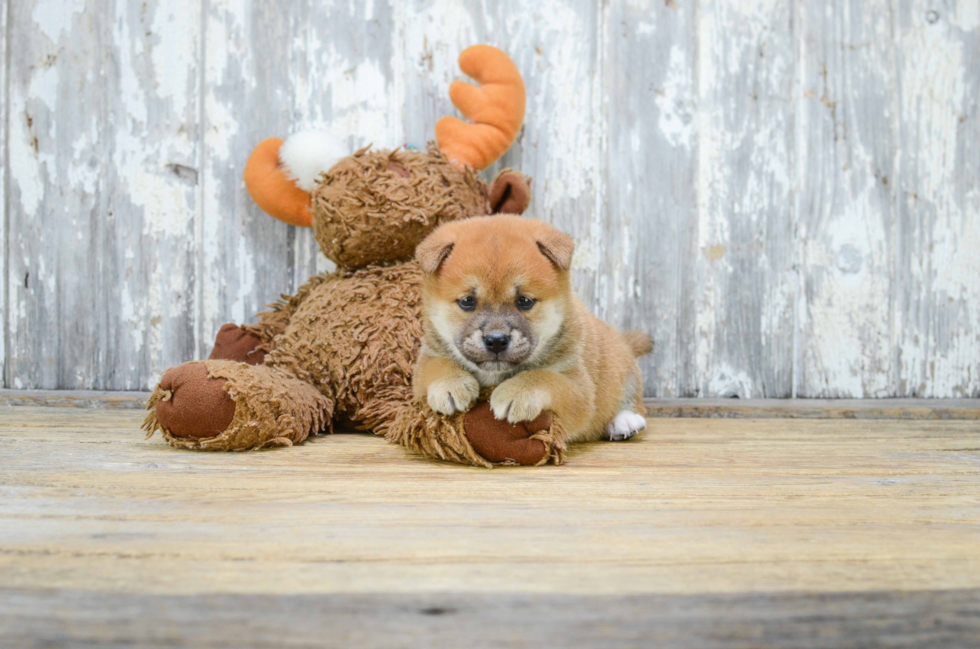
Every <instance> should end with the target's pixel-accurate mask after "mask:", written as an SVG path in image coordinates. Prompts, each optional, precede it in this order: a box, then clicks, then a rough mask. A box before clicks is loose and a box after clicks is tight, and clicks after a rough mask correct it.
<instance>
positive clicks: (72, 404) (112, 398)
mask: <svg viewBox="0 0 980 649" xmlns="http://www.w3.org/2000/svg"><path fill="white" fill-rule="evenodd" d="M149 397H150V393H149V392H109V391H98V390H0V406H45V407H58V408H99V409H124V410H143V409H144V408H145V407H146V401H147V399H149ZM645 403H646V407H647V416H649V417H729V418H742V419H770V418H778V419H980V399H650V398H648V399H646V400H645Z"/></svg>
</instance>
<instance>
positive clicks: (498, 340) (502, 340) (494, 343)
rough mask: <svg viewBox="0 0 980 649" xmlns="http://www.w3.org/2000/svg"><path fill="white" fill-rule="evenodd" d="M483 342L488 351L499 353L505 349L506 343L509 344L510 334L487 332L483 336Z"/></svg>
mask: <svg viewBox="0 0 980 649" xmlns="http://www.w3.org/2000/svg"><path fill="white" fill-rule="evenodd" d="M483 344H484V345H485V346H486V348H487V350H488V351H491V352H493V353H494V354H499V353H500V352H502V351H504V350H505V349H507V345H509V344H510V336H508V335H507V334H487V335H486V336H484V337H483Z"/></svg>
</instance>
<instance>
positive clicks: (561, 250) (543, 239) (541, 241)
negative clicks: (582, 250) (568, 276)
mask: <svg viewBox="0 0 980 649" xmlns="http://www.w3.org/2000/svg"><path fill="white" fill-rule="evenodd" d="M548 230H549V231H548V232H547V233H546V234H544V235H542V236H539V237H538V239H537V243H538V250H540V251H541V254H542V255H544V256H545V257H547V258H548V260H549V261H551V263H553V264H554V265H555V266H557V267H558V268H559V269H560V270H568V269H569V268H571V267H572V254H573V253H574V252H575V240H574V239H572V238H571V237H570V236H568V235H567V234H565V233H564V232H559V231H558V230H555V229H554V228H550V227H549V228H548Z"/></svg>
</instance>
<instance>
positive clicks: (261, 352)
mask: <svg viewBox="0 0 980 649" xmlns="http://www.w3.org/2000/svg"><path fill="white" fill-rule="evenodd" d="M208 358H209V359H210V360H215V361H218V360H226V361H238V362H239V363H248V364H249V365H261V364H262V361H264V360H265V348H264V347H263V346H262V339H261V338H259V337H258V336H256V335H255V334H253V333H252V332H250V331H246V330H245V329H243V328H242V327H239V326H238V325H236V324H225V325H221V329H219V330H218V335H217V336H216V337H215V339H214V349H212V350H211V355H210V356H208Z"/></svg>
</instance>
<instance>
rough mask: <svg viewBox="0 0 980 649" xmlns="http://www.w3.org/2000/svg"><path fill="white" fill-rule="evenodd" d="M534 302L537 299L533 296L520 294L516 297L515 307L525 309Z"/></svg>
mask: <svg viewBox="0 0 980 649" xmlns="http://www.w3.org/2000/svg"><path fill="white" fill-rule="evenodd" d="M535 302H537V300H535V299H534V298H531V297H528V296H526V295H522V296H520V297H519V298H517V308H518V309H520V310H521V311H527V310H528V309H530V308H531V307H532V306H534V303H535Z"/></svg>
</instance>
